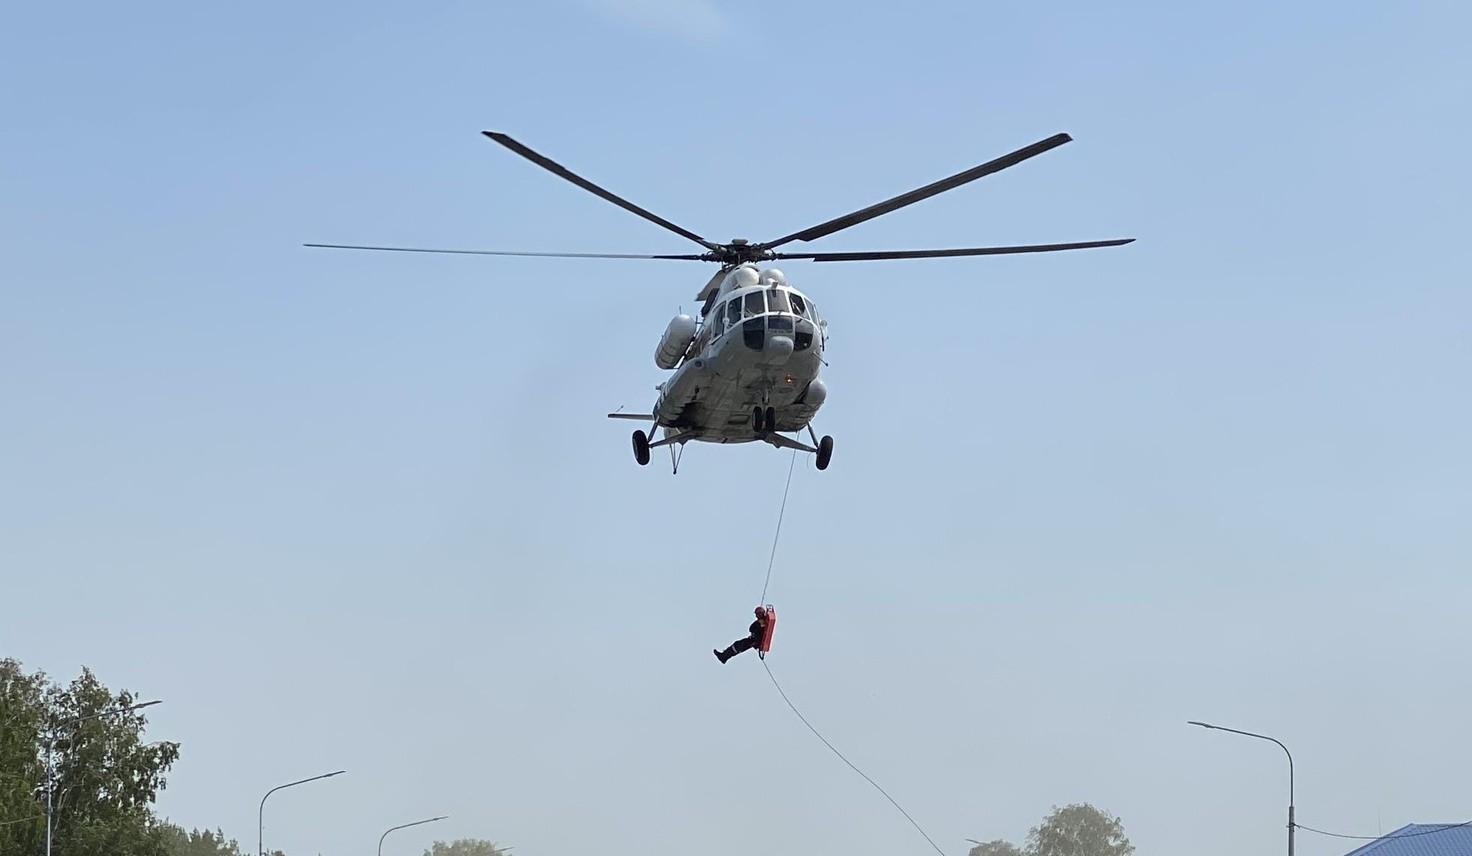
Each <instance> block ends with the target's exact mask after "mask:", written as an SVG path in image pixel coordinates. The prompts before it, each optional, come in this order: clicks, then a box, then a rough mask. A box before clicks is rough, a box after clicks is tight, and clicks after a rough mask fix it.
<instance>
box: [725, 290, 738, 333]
mask: <svg viewBox="0 0 1472 856" xmlns="http://www.w3.org/2000/svg"><path fill="white" fill-rule="evenodd" d="M726 323H727V324H729V325H731V326H732V327H735V326H736V325H737V324H739V323H741V298H739V297H733V298H731V301H730V302H729V303H727V304H726Z"/></svg>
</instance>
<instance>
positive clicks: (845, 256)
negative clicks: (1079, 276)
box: [774, 238, 1135, 262]
mask: <svg viewBox="0 0 1472 856" xmlns="http://www.w3.org/2000/svg"><path fill="white" fill-rule="evenodd" d="M1134 240H1135V239H1134V238H1116V239H1114V240H1112V241H1079V242H1077V243H1072V244H1028V245H1024V246H1018V247H961V248H959V249H953V250H880V251H878V252H858V253H775V254H774V257H775V258H779V259H811V260H813V261H815V262H869V261H880V260H883V259H942V258H951V257H954V256H1006V255H1012V254H1014V253H1051V252H1055V251H1057V250H1090V249H1093V248H1095V247H1118V246H1122V245H1124V244H1129V243H1133V242H1134Z"/></svg>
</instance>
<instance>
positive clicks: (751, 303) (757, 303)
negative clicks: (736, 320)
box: [746, 291, 767, 318]
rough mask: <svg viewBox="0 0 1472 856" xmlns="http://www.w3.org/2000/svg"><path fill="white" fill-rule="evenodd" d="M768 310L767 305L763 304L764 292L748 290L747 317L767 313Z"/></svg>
mask: <svg viewBox="0 0 1472 856" xmlns="http://www.w3.org/2000/svg"><path fill="white" fill-rule="evenodd" d="M766 311H767V307H766V306H765V305H764V304H763V301H762V293H761V292H760V291H750V292H747V294H746V317H747V318H751V317H752V316H754V315H762V314H765V313H766Z"/></svg>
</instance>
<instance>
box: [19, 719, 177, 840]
mask: <svg viewBox="0 0 1472 856" xmlns="http://www.w3.org/2000/svg"><path fill="white" fill-rule="evenodd" d="M161 701H162V699H154V700H153V701H145V702H139V703H138V704H130V705H128V706H127V707H115V708H112V709H111V710H99V711H97V712H96V713H89V714H87V715H86V716H74V717H72V718H71V719H68V720H65V721H63V722H60V723H58V724H57V725H56V730H60V729H61V728H62V727H63V726H67V725H78V724H80V723H83V722H86V721H87V720H89V719H97V718H99V717H103V716H115V715H117V714H119V713H128V712H130V711H134V710H140V709H142V708H145V707H153V706H154V705H156V704H158V703H159V702H161ZM55 745H56V733H55V731H53V732H52V733H51V734H50V735H48V736H47V737H46V856H51V816H52V813H53V808H52V795H53V794H54V793H55V792H56V766H55V763H54V759H53V756H52V751H51V750H52V749H53V748H54V747H55Z"/></svg>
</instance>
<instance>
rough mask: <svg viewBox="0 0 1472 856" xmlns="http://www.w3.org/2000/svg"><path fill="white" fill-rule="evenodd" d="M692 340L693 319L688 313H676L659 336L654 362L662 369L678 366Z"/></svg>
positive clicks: (693, 331) (693, 336)
mask: <svg viewBox="0 0 1472 856" xmlns="http://www.w3.org/2000/svg"><path fill="white" fill-rule="evenodd" d="M693 341H695V319H694V318H691V317H690V316H689V315H676V316H675V317H674V318H671V319H670V323H669V326H668V327H665V328H664V335H663V336H660V337H659V347H658V348H655V349H654V364H655V365H656V366H659V367H660V368H662V369H672V368H674V367H675V366H678V365H679V364H680V360H682V359H684V358H685V352H686V351H688V350H690V343H691V342H693Z"/></svg>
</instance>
